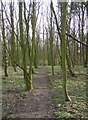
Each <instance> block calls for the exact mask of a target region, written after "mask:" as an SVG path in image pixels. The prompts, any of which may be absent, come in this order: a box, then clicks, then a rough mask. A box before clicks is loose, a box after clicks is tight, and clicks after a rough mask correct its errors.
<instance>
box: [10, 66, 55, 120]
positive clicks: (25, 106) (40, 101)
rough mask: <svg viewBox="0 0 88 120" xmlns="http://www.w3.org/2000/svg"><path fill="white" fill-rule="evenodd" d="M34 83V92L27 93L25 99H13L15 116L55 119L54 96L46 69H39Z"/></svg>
mask: <svg viewBox="0 0 88 120" xmlns="http://www.w3.org/2000/svg"><path fill="white" fill-rule="evenodd" d="M33 83H34V91H33V92H27V93H26V97H25V98H24V99H20V98H19V99H17V97H15V96H14V97H12V101H15V102H16V104H15V105H14V108H13V110H12V111H13V115H14V116H15V117H16V118H53V110H54V109H53V107H52V103H51V95H52V94H51V89H50V85H49V81H48V71H47V68H46V67H44V66H43V67H39V68H38V73H37V74H34V80H33ZM10 96H11V95H10ZM10 99H11V97H10ZM14 99H15V100H14Z"/></svg>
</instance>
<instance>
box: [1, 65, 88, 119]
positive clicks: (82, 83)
mask: <svg viewBox="0 0 88 120" xmlns="http://www.w3.org/2000/svg"><path fill="white" fill-rule="evenodd" d="M54 70H55V75H54V76H52V68H51V66H45V67H44V66H39V67H38V69H34V71H35V74H33V86H34V90H33V91H31V92H26V91H25V84H24V79H23V72H22V70H21V69H19V68H17V72H14V70H13V68H12V67H9V68H8V73H9V77H7V78H4V75H2V77H3V79H2V81H3V82H2V93H3V94H2V113H3V114H2V116H3V118H4V117H6V118H45V119H46V118H57V119H62V120H64V118H66V119H67V118H68V119H71V118H78V120H80V119H81V118H82V119H85V118H87V119H88V108H87V105H86V104H87V96H86V93H87V83H88V82H86V81H88V74H87V71H86V68H85V67H83V66H75V67H74V68H73V71H74V73H75V77H72V76H71V75H70V74H69V71H68V70H67V73H68V74H67V88H68V94H69V96H70V98H71V101H69V102H66V101H65V100H64V94H63V88H62V83H63V78H62V70H61V67H60V66H54ZM0 85H1V84H0ZM0 89H1V87H0ZM0 97H1V96H0ZM0 111H1V108H0ZM79 118H80V119H79ZM76 120H77V119H76Z"/></svg>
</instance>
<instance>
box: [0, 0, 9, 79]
mask: <svg viewBox="0 0 88 120" xmlns="http://www.w3.org/2000/svg"><path fill="white" fill-rule="evenodd" d="M1 8H2V9H1V10H2V37H3V67H4V74H5V77H8V73H7V54H6V39H5V24H4V16H3V4H2V2H1Z"/></svg>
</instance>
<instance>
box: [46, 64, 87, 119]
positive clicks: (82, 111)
mask: <svg viewBox="0 0 88 120" xmlns="http://www.w3.org/2000/svg"><path fill="white" fill-rule="evenodd" d="M47 68H48V75H49V81H50V84H51V88H52V89H53V92H52V102H53V104H54V105H55V112H54V115H55V117H57V118H61V119H64V118H87V117H88V116H87V112H86V111H87V106H86V98H87V97H86V82H85V81H86V76H85V75H79V74H86V68H84V67H82V66H77V67H75V68H74V71H75V73H76V74H78V75H77V77H72V76H70V75H68V76H67V88H68V94H69V96H70V98H71V101H69V102H65V100H64V95H63V88H62V83H63V79H62V75H61V74H58V75H57V74H55V76H52V75H50V74H51V72H52V71H51V67H48V66H47ZM55 71H56V72H58V73H59V71H60V72H61V69H60V67H58V66H56V67H55Z"/></svg>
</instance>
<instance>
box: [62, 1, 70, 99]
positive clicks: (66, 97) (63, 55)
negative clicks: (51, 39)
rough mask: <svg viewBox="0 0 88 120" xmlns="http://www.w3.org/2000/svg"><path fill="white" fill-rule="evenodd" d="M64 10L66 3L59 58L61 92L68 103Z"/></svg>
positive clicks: (64, 18) (63, 6) (63, 19)
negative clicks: (61, 82) (60, 63)
mask: <svg viewBox="0 0 88 120" xmlns="http://www.w3.org/2000/svg"><path fill="white" fill-rule="evenodd" d="M66 9H67V3H66V2H63V4H62V11H63V14H62V42H61V44H62V45H61V57H62V71H63V90H64V95H65V100H66V101H69V100H70V98H69V96H68V93H67V86H66V81H67V73H66V35H65V32H66Z"/></svg>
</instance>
